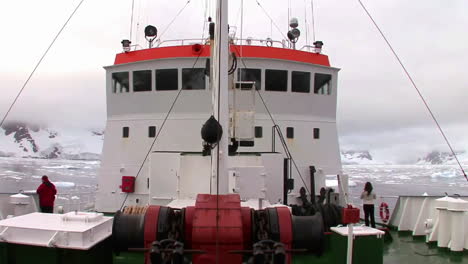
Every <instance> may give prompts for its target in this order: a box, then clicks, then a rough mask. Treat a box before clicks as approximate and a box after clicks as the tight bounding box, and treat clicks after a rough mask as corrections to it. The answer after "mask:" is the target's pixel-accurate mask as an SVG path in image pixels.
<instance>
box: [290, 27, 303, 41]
mask: <svg viewBox="0 0 468 264" xmlns="http://www.w3.org/2000/svg"><path fill="white" fill-rule="evenodd" d="M300 35H301V31H300V30H299V29H297V28H293V29H291V30H289V31H288V38H289V40H290V41H291V42H292V43H296V42H297V39H298V38H299V36H300Z"/></svg>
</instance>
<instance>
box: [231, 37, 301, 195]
mask: <svg viewBox="0 0 468 264" xmlns="http://www.w3.org/2000/svg"><path fill="white" fill-rule="evenodd" d="M234 48H235V49H236V51H237V53H239V50H238V49H237V46H235V45H234ZM239 59H240V60H241V62H242V64H243V65H244V69H248V67H247V65H246V64H245V61H244V59H243V57H242V56H240V55H239ZM257 94H258V96H259V97H260V100H261V101H262V103H263V106H264V107H265V109H266V111H267V113H268V115H269V116H270V119H271V122H273V125H274V126H276V127H280V126H279V125H278V124H277V123H276V121H275V119H274V118H273V115H272V114H271V112H270V109H269V108H268V106H267V104H266V102H265V100H264V99H263V96H262V94H261V93H260V90H257ZM280 132H281V130H280ZM284 147H285V148H286V149H285V151H287V152H289V156H290V157H291V161H292V163H293V165H294V167H295V168H296V171H297V174H299V177H300V178H301V181H302V183H303V184H304V187H305V189H306V191H307V193H308V194H310V190H309V188H308V187H307V184H306V182H305V180H304V178H303V177H302V174H301V171H300V170H299V167H298V166H297V164H296V161H295V160H294V158H293V156H292V154H291V152H290V151H289V148H288V145H287V144H286V145H284Z"/></svg>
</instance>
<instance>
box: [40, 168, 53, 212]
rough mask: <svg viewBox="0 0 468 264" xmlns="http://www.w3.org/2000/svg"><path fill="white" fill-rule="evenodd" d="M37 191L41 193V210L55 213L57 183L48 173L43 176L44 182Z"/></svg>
mask: <svg viewBox="0 0 468 264" xmlns="http://www.w3.org/2000/svg"><path fill="white" fill-rule="evenodd" d="M36 192H37V194H38V195H39V206H40V207H41V212H43V213H53V212H54V201H55V195H56V194H57V189H55V185H54V184H53V183H51V182H50V181H49V178H48V177H47V175H44V176H42V184H41V185H39V188H37V191H36Z"/></svg>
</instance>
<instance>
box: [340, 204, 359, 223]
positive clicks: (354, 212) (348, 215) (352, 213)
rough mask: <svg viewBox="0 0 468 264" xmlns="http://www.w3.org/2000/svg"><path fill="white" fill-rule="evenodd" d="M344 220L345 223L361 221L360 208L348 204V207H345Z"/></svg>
mask: <svg viewBox="0 0 468 264" xmlns="http://www.w3.org/2000/svg"><path fill="white" fill-rule="evenodd" d="M342 214H343V216H342V218H343V219H342V220H343V223H344V224H354V223H359V208H354V207H353V206H351V205H348V208H343V213H342Z"/></svg>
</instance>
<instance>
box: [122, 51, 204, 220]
mask: <svg viewBox="0 0 468 264" xmlns="http://www.w3.org/2000/svg"><path fill="white" fill-rule="evenodd" d="M201 54H202V52H200V54H198V56H197V59H196V60H195V62H194V63H193V65H192V68H191V69H193V68H195V65H196V64H197V62H198V59H199V58H200V56H201ZM183 90H184V89H183V87H181V89H180V90H179V92H178V93H177V95H176V97H175V98H174V101H173V102H172V104H171V107H169V110H168V111H167V114H166V116H165V117H164V120H163V122H162V124H161V128H160V129H159V131H158V133H157V134H156V137H155V138H154V139H153V142H152V143H151V146H150V148H149V149H148V152H147V153H146V155H145V159H144V160H143V162H142V163H141V165H140V168H139V169H138V172H137V174H136V176H135V180H136V179H137V178H138V176H139V175H140V172H141V170H142V169H143V167H144V165H145V162H146V160H147V159H148V156H149V154H150V153H151V151H152V150H153V147H154V145H155V143H156V140H157V139H158V138H159V135H160V134H161V131H162V130H163V128H164V125H165V124H166V121H167V120H168V118H169V115H170V114H171V112H172V110H173V109H174V106H175V104H176V102H177V100H178V99H179V96H180V94H181V93H182V91H183ZM128 195H129V193H127V194H126V195H125V198H124V200H123V202H122V205H120V211H122V209H123V208H124V206H125V202H126V201H127V198H128Z"/></svg>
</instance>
